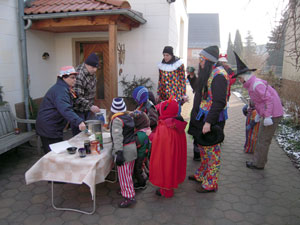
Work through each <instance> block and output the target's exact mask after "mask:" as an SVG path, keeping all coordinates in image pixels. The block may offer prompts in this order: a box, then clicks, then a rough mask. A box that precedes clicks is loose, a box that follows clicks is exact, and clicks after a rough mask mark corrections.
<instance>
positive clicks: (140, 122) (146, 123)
mask: <svg viewBox="0 0 300 225" xmlns="http://www.w3.org/2000/svg"><path fill="white" fill-rule="evenodd" d="M131 116H132V117H133V120H134V126H135V128H136V129H137V130H140V129H143V128H147V127H150V120H149V117H148V116H147V114H146V113H144V112H142V111H139V110H135V111H133V112H132V113H131Z"/></svg>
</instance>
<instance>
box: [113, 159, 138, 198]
mask: <svg viewBox="0 0 300 225" xmlns="http://www.w3.org/2000/svg"><path fill="white" fill-rule="evenodd" d="M117 168H118V176H119V183H120V187H121V194H122V196H123V197H125V198H133V197H134V196H135V191H134V187H133V181H132V173H133V169H134V160H133V161H131V162H125V163H124V164H123V165H122V166H117Z"/></svg>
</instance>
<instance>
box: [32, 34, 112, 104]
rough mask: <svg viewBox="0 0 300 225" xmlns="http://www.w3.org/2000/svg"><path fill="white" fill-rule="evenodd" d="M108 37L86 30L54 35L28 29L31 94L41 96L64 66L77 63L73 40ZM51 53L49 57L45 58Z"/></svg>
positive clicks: (106, 38)
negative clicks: (45, 54)
mask: <svg viewBox="0 0 300 225" xmlns="http://www.w3.org/2000/svg"><path fill="white" fill-rule="evenodd" d="M99 39H102V40H103V39H105V40H108V34H107V33H106V32H89V33H87V32H83V33H61V34H55V33H50V32H42V31H34V30H28V31H27V51H28V65H29V67H28V70H29V74H30V80H31V82H30V84H31V85H30V94H31V96H32V98H34V99H36V98H40V97H43V96H44V95H45V93H46V92H47V90H48V89H49V88H50V87H51V86H52V85H53V84H54V83H55V82H56V79H57V76H56V75H57V74H58V71H59V69H60V68H61V67H62V66H66V65H72V66H74V67H76V66H77V65H75V52H74V50H75V46H74V41H73V40H99ZM44 52H48V53H49V55H50V57H49V59H47V60H44V59H42V54H43V53H44Z"/></svg>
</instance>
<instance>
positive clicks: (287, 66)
mask: <svg viewBox="0 0 300 225" xmlns="http://www.w3.org/2000/svg"><path fill="white" fill-rule="evenodd" d="M297 14H298V15H299V14H300V7H298V8H297ZM291 24H292V23H290V26H289V27H288V28H287V34H286V35H285V38H286V40H285V46H284V57H283V68H282V78H283V79H287V80H292V81H300V70H298V71H297V69H296V66H295V65H296V62H295V58H294V59H292V58H291V57H290V56H289V52H290V51H292V50H293V49H295V46H294V45H295V41H293V40H294V35H293V33H294V30H293V29H292V25H291ZM297 27H298V30H297V37H299V36H300V30H299V25H298V26H297ZM297 44H298V46H297V49H298V51H299V49H300V43H299V40H298V42H297Z"/></svg>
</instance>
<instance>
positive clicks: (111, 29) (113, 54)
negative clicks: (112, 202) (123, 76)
mask: <svg viewBox="0 0 300 225" xmlns="http://www.w3.org/2000/svg"><path fill="white" fill-rule="evenodd" d="M108 33H109V45H108V48H109V50H108V51H109V74H110V78H111V79H110V81H111V82H110V98H111V99H110V100H111V101H112V99H113V98H115V97H117V96H118V76H117V24H116V23H115V22H114V21H111V22H110V24H109V26H108Z"/></svg>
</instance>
